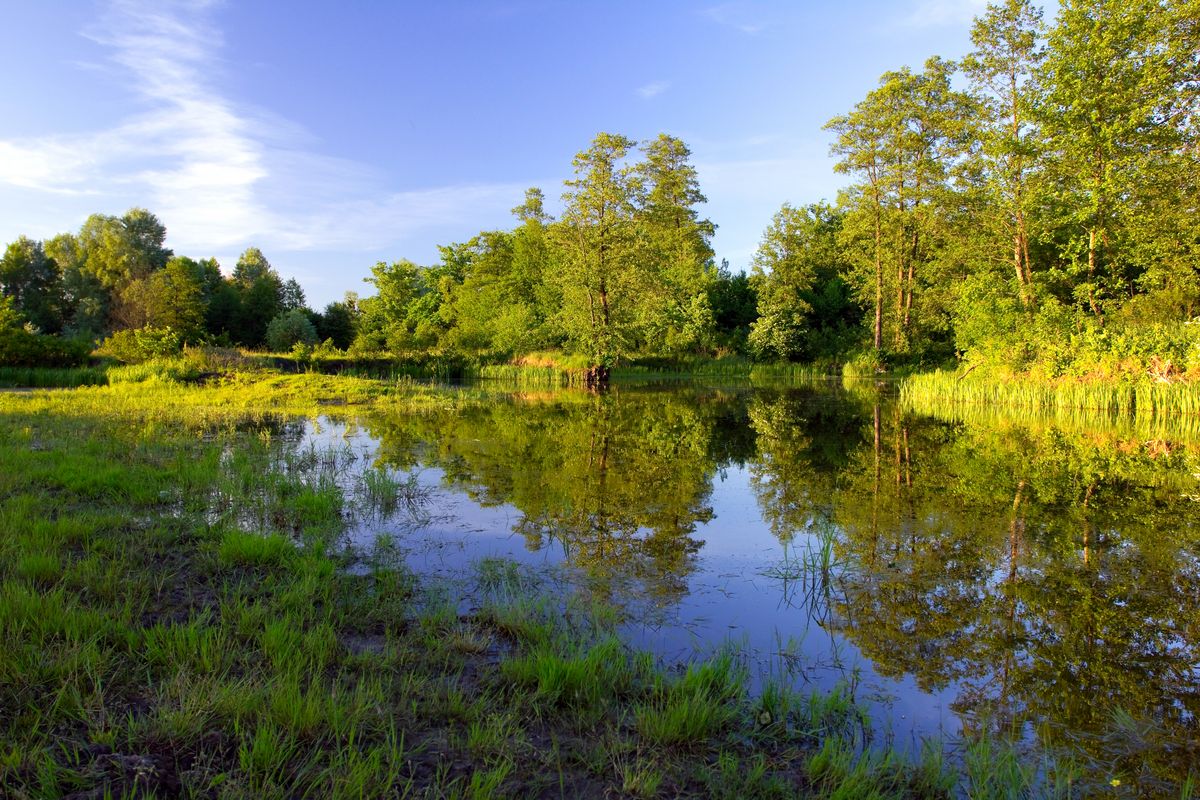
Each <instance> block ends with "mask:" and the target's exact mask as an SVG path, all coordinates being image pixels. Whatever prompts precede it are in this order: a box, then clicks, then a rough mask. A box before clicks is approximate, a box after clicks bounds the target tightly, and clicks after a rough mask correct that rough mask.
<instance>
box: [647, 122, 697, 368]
mask: <svg viewBox="0 0 1200 800" xmlns="http://www.w3.org/2000/svg"><path fill="white" fill-rule="evenodd" d="M642 149H643V152H644V153H645V159H644V160H643V161H642V162H641V163H640V164H638V165H637V167H636V175H637V180H636V184H635V186H636V188H637V189H638V190H640V191H641V192H642V193H643V197H642V199H641V203H640V206H641V207H640V209H639V211H638V214H637V231H638V245H639V248H638V249H639V252H638V256H637V257H638V260H639V262H640V263H642V264H643V265H644V268H645V269H647V270H648V272H649V273H650V275H649V277H650V278H651V280H649V281H648V282H647V288H648V294H647V295H645V296H643V298H642V301H641V305H642V315H643V329H644V331H645V334H644V335H645V336H646V337H647V338H648V340H649V341H651V342H653V343H654V344H655V346H656V347H657V348H659V349H661V350H663V351H665V352H667V353H675V352H682V351H686V350H695V349H697V348H698V347H699V346H701V345H702V344H705V343H706V342H707V341H708V340H709V338H710V337H711V335H712V329H713V318H712V307H711V306H710V305H709V287H710V286H711V284H712V282H713V280H714V278H715V269H714V266H713V250H712V246H711V244H710V241H711V239H712V236H713V233H714V232H715V230H716V226H715V225H713V223H712V222H710V221H709V220H707V219H701V217H700V212H699V210H698V209H697V206H699V205H701V204H702V203H706V202H708V201H707V198H706V197H705V196H704V194H703V193H702V192H701V191H700V180H699V177H698V176H697V174H696V169H695V167H693V166H692V164H691V162H690V158H691V150H689V149H688V146H687V145H686V144H684V143H683V141H682V140H680V139H677V138H675V137H673V136H668V135H667V134H665V133H664V134H659V136H658V138H656V139H653V140H651V141H649V142H646V143H645V144H644V145H643V147H642Z"/></svg>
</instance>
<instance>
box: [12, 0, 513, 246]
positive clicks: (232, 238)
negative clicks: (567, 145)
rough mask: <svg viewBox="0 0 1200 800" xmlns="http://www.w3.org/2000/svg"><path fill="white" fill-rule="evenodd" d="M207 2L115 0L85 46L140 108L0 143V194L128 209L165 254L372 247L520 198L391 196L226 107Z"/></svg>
mask: <svg viewBox="0 0 1200 800" xmlns="http://www.w3.org/2000/svg"><path fill="white" fill-rule="evenodd" d="M215 5H216V3H214V2H211V0H114V2H112V3H111V5H110V6H109V7H108V9H107V10H106V12H105V13H104V15H103V16H102V18H101V19H100V20H99V21H98V22H97V24H96V25H95V26H94V27H92V28H90V29H89V30H87V31H85V34H84V35H85V36H87V37H88V38H89V39H91V40H93V41H94V42H96V43H98V44H99V45H101V46H102V47H103V48H104V50H105V51H106V52H107V53H108V54H109V60H108V61H107V62H106V63H104V64H103V65H102V67H101V68H103V69H106V70H109V71H112V72H113V74H114V77H116V78H119V79H120V80H121V81H122V82H124V83H125V84H127V85H129V86H131V87H133V88H134V91H135V93H136V95H137V98H136V99H137V101H138V103H139V105H140V106H141V107H142V108H143V109H144V110H141V111H139V112H137V113H133V114H130V115H129V116H127V117H126V118H124V119H123V120H121V121H119V122H118V123H117V124H116V125H114V126H112V127H109V128H106V129H101V130H94V131H90V132H84V133H73V134H69V135H51V136H45V137H39V138H25V139H8V140H5V139H0V185H2V184H9V185H10V186H12V187H19V188H20V189H23V190H26V191H27V192H33V193H34V194H45V195H87V196H88V197H89V198H93V199H94V205H92V207H91V208H92V210H96V209H97V208H102V207H106V206H105V205H104V201H106V200H107V201H109V205H111V203H113V202H116V201H117V199H121V200H125V199H127V198H130V197H132V198H138V200H137V202H141V203H144V204H146V205H148V206H149V207H150V208H151V209H152V210H154V211H155V213H157V214H158V215H159V216H160V217H161V218H162V219H163V220H164V221H165V222H166V223H167V225H168V227H169V237H170V243H171V245H172V246H174V247H175V248H176V249H179V250H183V251H187V250H192V251H194V252H201V251H202V252H213V251H214V250H217V251H222V252H224V251H232V250H235V249H240V248H241V247H244V246H245V245H247V244H249V243H251V242H253V243H255V244H259V245H261V246H263V247H276V248H282V249H288V250H306V249H326V248H328V249H332V248H340V249H347V248H348V249H357V250H367V249H372V248H376V249H377V248H381V247H385V246H388V245H389V244H393V243H396V242H400V241H403V239H404V237H405V236H407V235H411V234H412V233H414V232H416V231H419V230H422V229H426V228H429V227H432V226H438V225H447V224H452V223H454V222H456V221H467V220H470V219H471V218H472V217H477V216H481V215H483V214H484V213H486V212H494V211H495V209H497V208H502V209H506V208H508V207H510V206H511V205H513V204H514V203H515V202H516V201H517V200H518V199H519V198H520V194H521V190H522V189H523V188H524V185H515V184H514V185H507V184H481V185H461V186H450V187H434V188H427V189H418V190H408V191H396V190H394V189H388V188H386V187H383V186H380V185H379V181H378V179H377V177H376V176H375V175H374V174H373V172H372V170H371V169H369V168H368V167H366V166H365V165H362V164H359V163H356V162H352V161H348V160H344V159H335V158H329V157H326V156H321V155H319V154H317V153H315V152H314V151H313V148H314V143H313V142H312V141H311V139H310V137H309V136H308V135H307V134H306V133H305V132H304V131H303V129H301V128H299V127H298V126H296V125H295V124H293V123H291V122H289V121H287V120H283V119H279V118H277V117H273V116H271V115H270V114H267V113H264V112H261V111H258V110H255V109H252V108H247V107H245V106H243V105H240V104H238V103H236V102H234V101H233V100H231V99H230V98H228V97H226V96H225V95H224V94H222V92H221V91H220V90H219V89H218V88H217V85H216V83H214V81H213V80H212V78H211V77H210V76H213V75H218V76H219V75H220V73H221V70H222V67H223V62H222V60H221V57H220V50H221V46H222V41H223V40H222V36H221V32H220V30H219V29H217V27H216V26H215V25H214V24H213V22H212V14H211V11H212V9H213V7H214V6H215ZM92 68H94V67H92ZM11 202H12V201H11V200H10V201H9V203H10V204H11ZM89 202H91V201H89ZM23 221H27V220H23Z"/></svg>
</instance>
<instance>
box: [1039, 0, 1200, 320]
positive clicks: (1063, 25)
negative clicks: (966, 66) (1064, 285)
mask: <svg viewBox="0 0 1200 800" xmlns="http://www.w3.org/2000/svg"><path fill="white" fill-rule="evenodd" d="M1196 13H1197V6H1196V3H1195V2H1194V0H1130V1H1129V2H1126V0H1119V1H1118V0H1065V2H1064V3H1063V4H1062V9H1061V11H1060V13H1059V17H1058V22H1057V24H1056V25H1055V26H1054V28H1053V29H1052V30H1051V31H1050V35H1049V43H1048V48H1047V51H1046V58H1045V61H1044V62H1043V64H1042V68H1041V70H1040V71H1039V75H1038V78H1039V80H1040V82H1041V84H1042V86H1043V88H1044V92H1043V95H1042V102H1041V105H1040V112H1039V119H1040V123H1041V126H1042V128H1043V129H1044V130H1045V132H1046V137H1047V146H1048V148H1049V156H1048V164H1047V166H1048V168H1049V169H1050V170H1051V173H1052V179H1053V181H1054V198H1053V199H1054V201H1055V203H1056V206H1057V217H1058V219H1057V220H1056V221H1057V222H1058V225H1059V227H1060V230H1061V239H1060V242H1061V248H1062V255H1063V258H1064V260H1065V262H1066V272H1067V277H1068V281H1069V284H1068V285H1069V286H1070V288H1071V289H1072V290H1073V293H1074V299H1075V301H1076V302H1078V303H1079V304H1081V305H1083V306H1084V307H1086V308H1087V309H1089V310H1090V311H1091V313H1092V314H1094V315H1097V316H1100V315H1101V314H1102V313H1103V311H1104V308H1105V306H1106V305H1109V304H1111V303H1112V301H1114V300H1116V299H1118V298H1125V297H1129V296H1130V295H1131V294H1133V293H1134V292H1135V291H1136V286H1137V281H1138V279H1139V278H1140V277H1141V274H1142V272H1143V271H1144V270H1145V264H1143V263H1138V260H1137V259H1135V258H1133V257H1132V256H1133V252H1132V251H1131V250H1130V249H1129V247H1128V244H1129V241H1128V237H1129V236H1130V234H1131V232H1132V230H1133V229H1134V228H1137V227H1139V226H1147V227H1149V228H1151V229H1155V228H1158V227H1159V226H1158V225H1156V224H1155V222H1154V221H1153V220H1151V219H1148V218H1147V217H1148V215H1150V214H1151V213H1152V212H1153V211H1155V210H1156V209H1157V210H1162V211H1167V210H1169V206H1170V205H1172V204H1173V202H1174V201H1182V202H1184V203H1188V201H1189V198H1187V197H1185V196H1181V195H1179V194H1177V193H1175V192H1169V193H1168V196H1169V197H1170V198H1171V201H1170V202H1169V203H1168V204H1167V206H1164V205H1163V204H1161V203H1157V204H1156V203H1154V202H1153V197H1154V195H1155V194H1156V193H1158V192H1159V191H1160V190H1161V188H1162V187H1176V186H1179V182H1180V178H1181V177H1182V176H1183V175H1187V174H1194V169H1195V164H1196V161H1195V154H1194V152H1191V151H1192V150H1193V149H1194V148H1192V147H1191V146H1190V143H1189V138H1190V135H1191V134H1194V132H1195V125H1196V122H1195V117H1196V114H1195V106H1194V105H1192V101H1193V100H1194V98H1195V84H1196V74H1197V63H1198V61H1197V59H1198V58H1200V56H1198V55H1197V53H1198V52H1200V39H1198V38H1197V31H1196V28H1197V25H1196V24H1195V18H1196ZM1183 165H1186V166H1184V168H1183V169H1182V170H1181V169H1180V167H1181V166H1183ZM1174 227H1177V226H1174ZM1160 232H1163V231H1161V229H1160ZM1152 238H1157V237H1152ZM1164 244H1165V243H1164ZM1192 252H1194V250H1193V251H1192Z"/></svg>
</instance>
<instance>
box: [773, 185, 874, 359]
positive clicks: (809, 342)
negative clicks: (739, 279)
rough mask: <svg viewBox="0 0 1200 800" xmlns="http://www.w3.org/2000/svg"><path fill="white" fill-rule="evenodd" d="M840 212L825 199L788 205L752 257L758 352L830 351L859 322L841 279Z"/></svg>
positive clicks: (803, 354)
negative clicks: (823, 202) (810, 203)
mask: <svg viewBox="0 0 1200 800" xmlns="http://www.w3.org/2000/svg"><path fill="white" fill-rule="evenodd" d="M840 228H841V215H840V214H839V213H838V212H836V211H835V210H834V209H833V208H831V207H830V206H828V205H826V204H822V203H818V204H814V205H810V206H806V207H804V208H799V209H797V208H792V207H791V206H790V205H788V204H786V203H785V204H784V206H783V207H782V208H781V209H780V210H779V211H778V212H777V213H776V214H775V217H774V219H773V220H772V222H771V225H770V226H769V227H768V228H767V230H766V232H765V233H764V234H763V238H762V242H761V243H760V244H759V247H758V251H757V252H756V253H755V255H754V259H753V261H752V262H751V264H752V268H753V273H752V275H751V278H750V280H751V283H752V284H753V287H754V292H755V295H756V297H757V299H758V319H757V320H756V321H755V322H754V323H753V324H752V326H751V330H750V344H751V346H752V347H753V348H754V351H755V353H757V354H758V355H760V356H763V357H766V358H780V359H790V360H798V359H801V358H813V357H815V356H817V355H818V354H824V355H832V354H833V353H831V352H829V351H830V350H831V349H834V348H836V347H837V346H839V345H840V344H842V342H841V341H840V340H841V338H842V336H843V334H844V330H845V328H846V327H848V324H850V325H852V324H853V323H854V322H856V321H857V313H856V312H857V308H856V307H855V306H854V304H853V303H851V302H850V300H849V298H848V296H847V292H846V290H845V284H844V282H843V281H842V279H841V273H842V272H843V270H844V265H843V259H844V256H843V255H842V253H841V251H840V250H839V247H838V232H839V230H840Z"/></svg>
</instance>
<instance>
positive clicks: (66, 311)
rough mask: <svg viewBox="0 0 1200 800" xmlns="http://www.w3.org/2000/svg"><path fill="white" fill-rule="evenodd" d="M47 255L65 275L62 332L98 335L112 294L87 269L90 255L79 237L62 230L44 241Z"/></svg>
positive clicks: (93, 336) (63, 276)
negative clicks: (88, 255)
mask: <svg viewBox="0 0 1200 800" xmlns="http://www.w3.org/2000/svg"><path fill="white" fill-rule="evenodd" d="M44 247H45V251H46V255H47V256H48V257H50V258H52V259H54V262H55V263H56V264H57V265H58V268H59V270H60V274H61V276H62V312H61V313H62V328H63V332H65V333H70V334H77V335H79V336H84V337H88V338H93V339H95V338H99V337H100V336H102V335H103V334H104V331H105V330H106V329H107V327H108V318H109V307H110V306H111V304H112V303H111V296H110V294H109V291H108V289H107V288H105V286H104V284H103V283H101V281H100V279H99V278H98V277H96V275H95V274H94V273H93V272H92V271H91V270H89V269H88V266H87V254H86V252H85V250H84V247H83V243H82V242H81V240H80V238H79V237H78V236H75V235H74V234H70V233H63V234H59V235H58V236H55V237H54V238H52V239H49V240H47V241H46V242H45V245H44Z"/></svg>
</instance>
